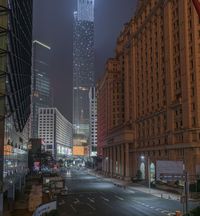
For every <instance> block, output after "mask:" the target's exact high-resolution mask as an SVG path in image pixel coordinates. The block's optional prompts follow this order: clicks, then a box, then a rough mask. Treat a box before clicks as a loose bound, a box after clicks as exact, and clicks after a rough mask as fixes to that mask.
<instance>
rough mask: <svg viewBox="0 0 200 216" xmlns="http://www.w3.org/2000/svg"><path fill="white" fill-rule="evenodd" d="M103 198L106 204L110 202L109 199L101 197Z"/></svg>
mask: <svg viewBox="0 0 200 216" xmlns="http://www.w3.org/2000/svg"><path fill="white" fill-rule="evenodd" d="M101 198H102V199H103V200H105V201H106V202H109V201H110V200H109V199H107V198H105V197H103V196H101Z"/></svg>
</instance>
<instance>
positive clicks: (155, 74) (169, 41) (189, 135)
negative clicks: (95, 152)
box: [99, 0, 200, 179]
mask: <svg viewBox="0 0 200 216" xmlns="http://www.w3.org/2000/svg"><path fill="white" fill-rule="evenodd" d="M199 60H200V22H199V18H198V16H197V14H196V11H195V8H194V7H193V4H192V1H190V0H186V1H177V0H170V1H169V0H163V1H160V0H159V1H158V0H143V1H138V6H137V10H136V12H135V14H134V16H133V17H132V19H131V20H130V22H129V23H127V24H125V26H124V29H123V31H122V32H121V34H120V36H119V38H118V40H117V45H116V55H115V60H113V61H116V62H117V64H118V70H117V74H118V78H117V81H115V80H114V78H110V80H108V79H105V77H106V76H108V74H109V72H110V71H109V70H107V69H106V72H105V74H104V76H103V78H102V80H101V81H100V83H102V82H104V85H105V86H107V88H108V87H111V86H112V83H113V86H112V88H113V89H111V90H108V91H107V94H103V95H101V94H99V95H101V100H102V101H104V105H105V102H106V101H107V102H106V103H109V104H106V107H107V110H106V113H104V115H107V116H108V118H107V119H106V120H107V122H104V124H106V126H105V127H104V128H105V129H107V132H106V133H105V134H104V135H105V136H104V140H105V142H104V145H103V164H104V166H103V169H104V171H105V172H106V173H109V174H112V175H113V174H114V175H115V174H116V175H119V176H121V177H122V178H126V179H128V178H129V177H133V176H135V175H136V173H137V170H140V169H141V164H142V163H143V161H142V160H143V159H144V158H145V160H146V162H145V163H144V167H143V172H144V176H145V175H146V176H147V173H148V169H149V167H152V168H153V169H155V172H156V162H157V161H158V160H163V161H164V160H166V161H168V160H172V161H182V162H183V164H184V165H185V168H186V170H187V171H188V172H189V174H190V175H195V174H198V173H199V172H200V169H199V168H200V99H199V97H198V95H199V92H200V85H199V80H200V64H199V62H200V61H199ZM103 80H104V81H103ZM117 84H119V85H118V86H117ZM113 92H119V97H117V98H118V99H119V100H118V101H117V102H116V100H117V98H116V96H115V95H113ZM116 94H117V93H116ZM115 104H118V105H119V108H114V107H112V106H113V105H115ZM101 106H102V107H103V104H101ZM99 109H100V107H99ZM116 109H117V110H118V111H119V115H116V114H114V112H115V110H116ZM100 113H101V109H100ZM118 117H119V120H118V119H117V118H118ZM109 118H113V119H112V123H116V122H117V123H116V124H109V121H108V119H109ZM141 156H142V157H141ZM141 158H143V159H141ZM147 158H148V160H149V166H148V165H147V164H148V163H147Z"/></svg>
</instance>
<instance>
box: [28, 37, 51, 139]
mask: <svg viewBox="0 0 200 216" xmlns="http://www.w3.org/2000/svg"><path fill="white" fill-rule="evenodd" d="M50 50H51V48H50V47H49V46H47V45H46V44H44V43H42V42H40V41H38V40H34V41H33V59H32V62H33V65H32V105H31V125H30V131H31V138H38V110H39V108H46V107H51V105H52V101H51V88H50V78H49V66H48V61H49V52H50Z"/></svg>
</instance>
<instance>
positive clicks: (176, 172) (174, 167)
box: [156, 160, 183, 180]
mask: <svg viewBox="0 0 200 216" xmlns="http://www.w3.org/2000/svg"><path fill="white" fill-rule="evenodd" d="M181 175H183V161H171V160H158V161H156V179H157V180H158V179H162V178H164V179H166V180H172V179H178V178H179V176H181Z"/></svg>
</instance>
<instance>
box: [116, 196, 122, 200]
mask: <svg viewBox="0 0 200 216" xmlns="http://www.w3.org/2000/svg"><path fill="white" fill-rule="evenodd" d="M115 197H116V198H117V199H119V200H124V199H123V198H122V197H119V196H115Z"/></svg>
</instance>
